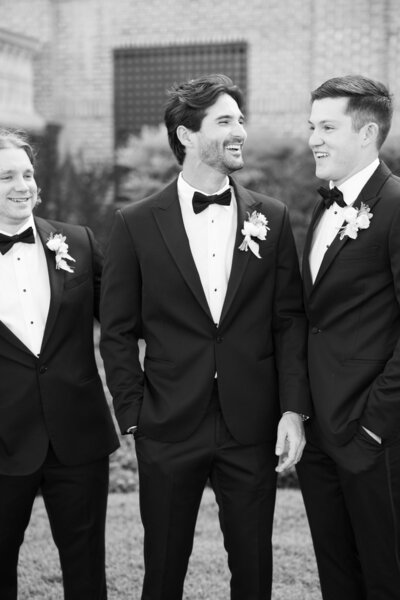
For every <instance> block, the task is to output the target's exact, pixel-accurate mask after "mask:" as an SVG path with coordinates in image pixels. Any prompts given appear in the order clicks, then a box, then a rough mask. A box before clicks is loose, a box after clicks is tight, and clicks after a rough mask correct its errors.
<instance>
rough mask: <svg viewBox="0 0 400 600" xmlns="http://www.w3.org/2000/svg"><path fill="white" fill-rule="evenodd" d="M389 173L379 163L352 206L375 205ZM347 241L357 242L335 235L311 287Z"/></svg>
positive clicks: (372, 221)
mask: <svg viewBox="0 0 400 600" xmlns="http://www.w3.org/2000/svg"><path fill="white" fill-rule="evenodd" d="M390 174H391V172H390V170H389V169H388V167H387V166H386V165H385V164H384V163H381V164H380V165H379V167H378V168H377V169H376V171H375V173H374V174H373V175H372V177H371V178H370V179H369V181H367V183H366V184H365V186H364V188H363V189H362V190H361V192H360V194H359V196H358V198H357V199H356V200H355V202H354V204H353V206H354V208H356V209H359V208H360V207H361V202H363V203H364V204H367V205H368V206H369V207H370V209H372V208H373V207H374V206H375V204H376V203H377V202H379V200H380V197H379V192H380V190H381V188H382V185H383V184H384V183H385V181H386V179H387V178H388V177H389V176H390ZM373 226H374V218H373V217H372V220H371V224H370V227H373ZM362 234H363V232H362V231H361V232H360V234H359V235H362ZM349 241H351V242H352V243H356V242H357V240H352V239H351V238H349V237H348V236H345V237H344V238H343V239H342V240H341V239H340V236H339V234H338V235H337V236H336V237H335V239H334V241H333V242H332V244H331V245H330V247H329V249H328V250H327V251H326V253H325V256H324V258H323V261H322V263H321V266H320V268H319V271H318V274H317V277H316V278H315V282H314V287H313V289H315V287H316V286H317V285H318V283H319V282H320V281H321V279H322V278H323V277H324V275H325V273H326V272H327V271H328V269H329V267H330V266H331V264H332V262H333V261H334V260H335V258H336V256H337V255H338V254H339V252H340V251H341V250H342V248H344V246H345V245H346V244H348V243H349Z"/></svg>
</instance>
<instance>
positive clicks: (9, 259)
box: [0, 131, 118, 600]
mask: <svg viewBox="0 0 400 600" xmlns="http://www.w3.org/2000/svg"><path fill="white" fill-rule="evenodd" d="M33 165H34V156H33V152H32V148H31V146H30V145H29V144H28V143H27V142H26V141H25V140H24V139H23V138H22V137H20V136H19V135H16V134H13V133H11V132H5V131H2V132H0V232H1V233H0V279H1V286H0V598H1V600H16V598H17V564H18V554H19V548H20V545H21V544H22V542H23V538H24V532H25V529H26V527H27V525H28V523H29V519H30V515H31V510H32V505H33V502H34V499H35V496H36V494H37V492H38V490H39V489H40V491H41V493H42V495H43V499H44V502H45V505H46V509H47V513H48V515H49V520H50V525H51V529H52V533H53V538H54V541H55V543H56V545H57V548H58V551H59V555H60V561H61V567H62V573H63V582H64V592H65V598H66V599H67V600H89V599H91V600H105V599H106V598H107V591H106V580H105V560H104V554H105V553H104V529H105V516H106V504H107V493H108V455H109V454H110V453H111V452H112V451H113V450H115V449H116V448H117V447H118V438H117V434H116V432H115V429H114V426H113V423H112V419H111V414H110V411H109V408H108V406H107V403H106V399H105V396H104V391H103V388H102V383H101V380H100V377H99V374H98V372H97V367H96V362H95V358H94V349H93V315H96V316H97V314H98V305H99V293H100V275H101V268H102V255H101V253H100V251H99V249H98V247H97V245H96V243H95V240H94V238H93V234H92V233H91V231H90V230H89V229H87V228H85V227H78V226H72V225H66V224H65V223H54V222H51V221H46V220H44V219H40V218H34V217H33V215H32V209H33V208H34V206H35V204H36V203H37V201H38V191H37V186H36V182H35V178H34V167H33Z"/></svg>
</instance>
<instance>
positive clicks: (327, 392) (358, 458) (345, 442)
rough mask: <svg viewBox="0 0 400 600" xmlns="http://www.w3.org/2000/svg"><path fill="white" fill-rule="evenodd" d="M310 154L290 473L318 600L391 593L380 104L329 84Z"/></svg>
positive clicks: (395, 464)
mask: <svg viewBox="0 0 400 600" xmlns="http://www.w3.org/2000/svg"><path fill="white" fill-rule="evenodd" d="M311 98H312V108H311V117H310V124H311V130H312V133H311V137H310V141H309V143H310V147H311V150H312V151H313V154H314V157H315V162H316V174H317V177H319V178H321V179H325V180H328V181H330V188H331V189H330V190H325V189H322V190H321V193H322V195H323V198H322V199H321V201H320V203H319V204H318V205H317V207H316V210H315V212H314V215H313V217H312V221H311V225H310V229H309V233H308V237H307V240H306V245H305V251H304V289H305V303H306V311H307V314H308V318H309V321H310V327H309V343H308V349H309V373H310V384H311V392H312V399H313V405H314V414H315V417H314V418H313V420H312V422H310V423H309V424H307V426H306V437H307V445H306V449H305V451H304V455H303V459H302V461H301V464H300V465H299V466H298V473H299V476H300V481H301V486H302V490H303V494H304V500H305V504H306V509H307V513H308V518H309V522H310V526H311V532H312V536H313V541H314V547H315V552H316V556H317V563H318V569H319V575H320V580H321V588H322V594H323V598H324V600H338V599H339V598H340V600H398V599H399V598H400V562H399V543H400V179H399V178H398V177H395V176H394V175H393V174H392V173H391V172H390V170H389V169H388V167H387V166H386V165H385V164H384V163H383V162H382V161H380V160H379V157H378V153H379V149H380V147H381V145H382V143H383V142H384V140H385V138H386V136H387V134H388V131H389V128H390V124H391V118H392V110H393V109H392V99H391V96H390V94H389V92H388V90H387V88H386V87H385V86H384V85H382V84H381V83H379V82H375V81H372V80H370V79H367V78H365V77H361V76H346V77H339V78H334V79H330V80H328V81H326V82H325V83H323V84H322V85H321V86H320V87H319V88H318V89H316V90H315V91H314V92H313V93H312V96H311Z"/></svg>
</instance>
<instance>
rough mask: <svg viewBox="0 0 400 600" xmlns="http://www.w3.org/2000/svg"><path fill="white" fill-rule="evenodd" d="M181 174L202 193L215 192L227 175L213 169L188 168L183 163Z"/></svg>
mask: <svg viewBox="0 0 400 600" xmlns="http://www.w3.org/2000/svg"><path fill="white" fill-rule="evenodd" d="M182 176H183V178H184V180H185V181H186V182H187V183H188V184H189V185H191V186H192V187H194V188H196V189H197V190H200V191H201V192H203V193H204V194H215V193H216V192H218V190H220V189H221V188H222V186H223V185H224V183H225V182H226V178H227V175H226V174H225V173H220V172H219V171H215V170H214V169H211V168H208V169H204V168H190V167H189V166H187V165H183V168H182Z"/></svg>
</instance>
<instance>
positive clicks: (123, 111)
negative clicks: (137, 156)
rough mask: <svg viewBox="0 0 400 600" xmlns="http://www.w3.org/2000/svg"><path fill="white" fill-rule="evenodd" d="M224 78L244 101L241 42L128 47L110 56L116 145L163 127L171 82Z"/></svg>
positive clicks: (244, 60) (244, 49)
mask: <svg viewBox="0 0 400 600" xmlns="http://www.w3.org/2000/svg"><path fill="white" fill-rule="evenodd" d="M207 73H224V74H225V75H228V76H229V77H231V79H232V80H233V82H234V83H235V84H236V85H238V86H239V87H240V88H241V89H242V91H243V94H244V97H245V98H246V87H247V78H246V75H247V45H246V43H245V42H231V43H220V44H218V43H210V44H189V45H177V46H156V47H143V48H136V47H128V48H119V49H116V50H115V51H114V107H115V108H114V111H115V112H114V116H115V141H116V144H117V145H119V144H121V143H123V142H124V141H125V139H126V137H127V136H128V135H129V134H131V133H134V134H135V133H139V132H140V130H141V128H142V127H143V125H158V124H159V123H161V122H162V121H163V116H164V103H165V101H166V90H167V89H168V88H170V87H171V86H172V85H173V84H174V83H175V82H181V81H185V80H187V79H193V78H196V77H200V76H202V75H206V74H207Z"/></svg>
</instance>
